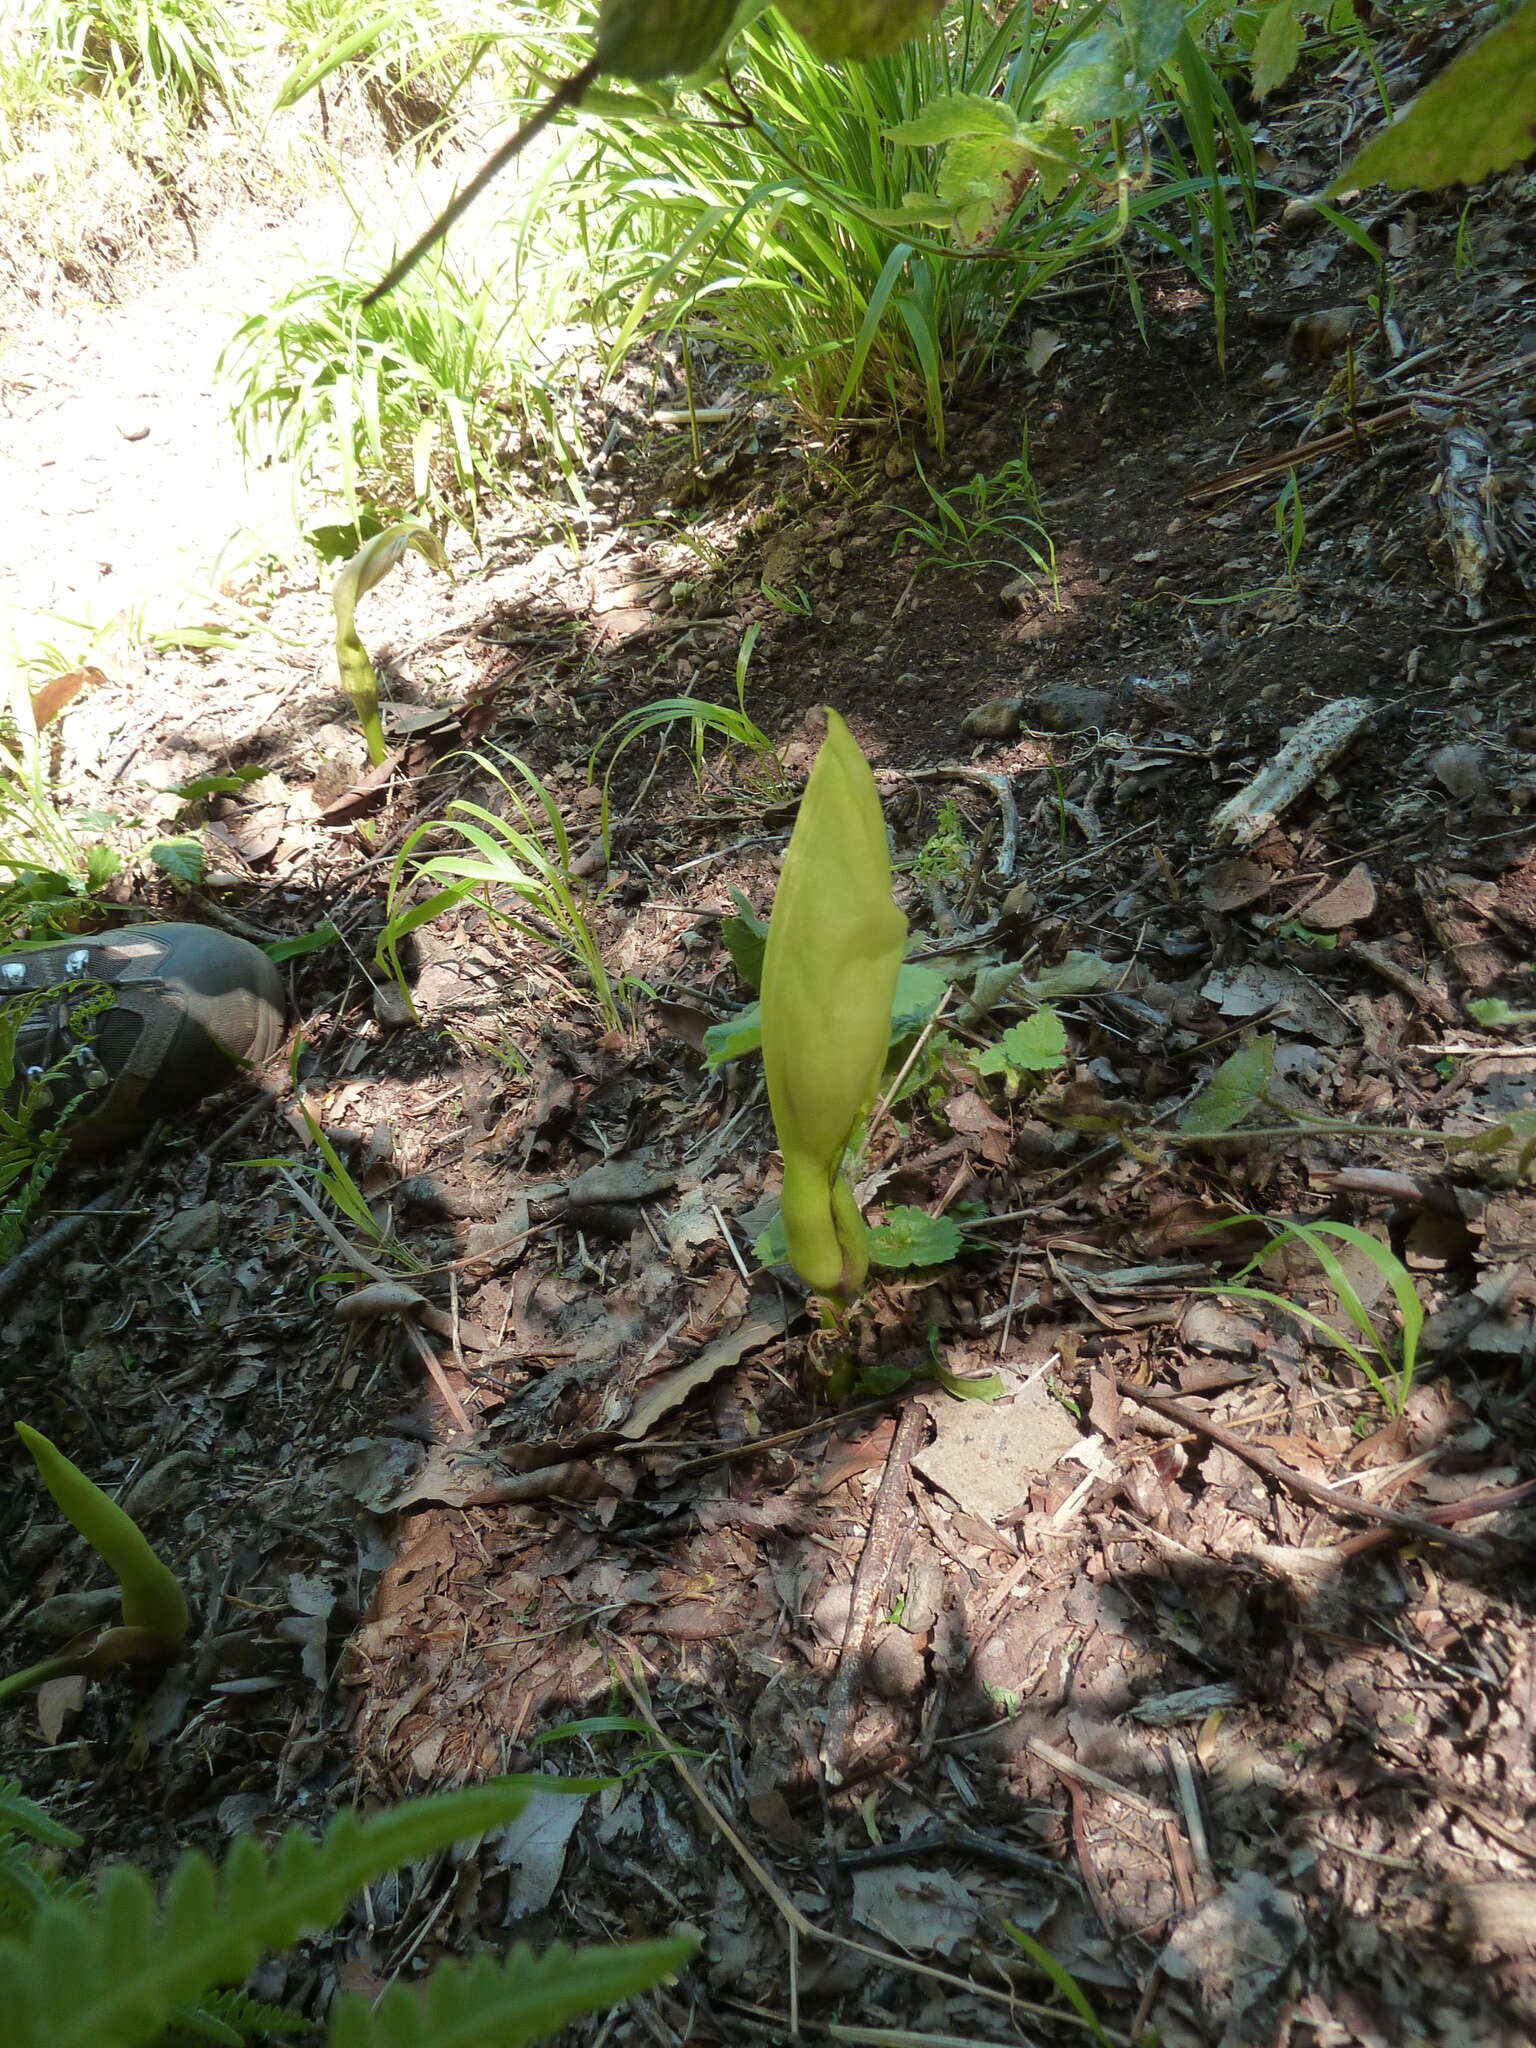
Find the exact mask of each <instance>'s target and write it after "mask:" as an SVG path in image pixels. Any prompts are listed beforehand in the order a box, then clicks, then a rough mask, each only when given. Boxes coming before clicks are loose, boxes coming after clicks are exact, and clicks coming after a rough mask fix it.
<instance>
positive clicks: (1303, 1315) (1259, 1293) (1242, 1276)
mask: <svg viewBox="0 0 1536 2048" xmlns="http://www.w3.org/2000/svg"><path fill="white" fill-rule="evenodd" d="M1255 1223H1257V1224H1262V1225H1263V1227H1264V1228H1265V1229H1267V1230H1270V1231H1272V1232H1273V1233H1274V1235H1273V1237H1272V1239H1271V1241H1270V1243H1269V1244H1268V1245H1266V1246H1265V1248H1264V1250H1263V1251H1262V1252H1260V1253H1259V1254H1258V1256H1257V1257H1256V1258H1252V1259H1250V1260H1249V1261H1248V1263H1247V1264H1246V1265H1245V1266H1242V1267H1240V1268H1239V1270H1238V1271H1237V1272H1236V1273H1235V1274H1234V1275H1233V1276H1232V1279H1231V1280H1230V1281H1226V1282H1224V1283H1223V1284H1222V1285H1221V1286H1219V1287H1207V1288H1201V1289H1199V1290H1197V1291H1198V1292H1200V1293H1204V1294H1211V1295H1214V1296H1216V1297H1217V1298H1218V1299H1220V1300H1225V1301H1252V1302H1257V1303H1259V1304H1261V1305H1262V1306H1263V1307H1266V1308H1273V1309H1278V1310H1280V1311H1281V1312H1282V1314H1285V1315H1289V1316H1295V1317H1296V1318H1297V1319H1298V1320H1299V1321H1301V1322H1303V1323H1305V1324H1306V1325H1307V1327H1308V1328H1309V1329H1312V1330H1316V1331H1317V1332H1318V1334H1319V1335H1320V1336H1322V1337H1323V1338H1324V1339H1325V1340H1326V1341H1327V1342H1329V1343H1331V1344H1335V1345H1337V1346H1338V1348H1339V1349H1340V1350H1341V1351H1343V1352H1344V1354H1345V1355H1346V1356H1347V1357H1348V1359H1349V1361H1350V1363H1351V1364H1352V1365H1354V1366H1355V1368H1356V1369H1357V1370H1358V1372H1359V1373H1360V1375H1361V1377H1362V1378H1363V1379H1364V1380H1365V1381H1366V1382H1367V1383H1368V1384H1369V1386H1370V1387H1371V1389H1372V1391H1373V1392H1374V1393H1375V1395H1376V1396H1377V1398H1378V1400H1380V1402H1381V1404H1382V1406H1383V1407H1384V1408H1385V1409H1386V1410H1387V1412H1388V1414H1390V1415H1400V1414H1401V1413H1402V1412H1403V1408H1404V1405H1405V1404H1406V1402H1407V1399H1408V1396H1409V1394H1410V1393H1411V1392H1412V1390H1413V1381H1414V1374H1415V1372H1416V1371H1417V1368H1418V1355H1419V1337H1420V1334H1421V1332H1422V1331H1423V1328H1424V1306H1423V1303H1422V1302H1421V1301H1420V1300H1419V1297H1418V1293H1417V1291H1416V1290H1415V1288H1414V1284H1413V1276H1412V1274H1411V1273H1410V1272H1409V1271H1408V1269H1407V1267H1406V1266H1405V1265H1404V1264H1403V1262H1402V1260H1401V1259H1399V1258H1398V1257H1397V1256H1396V1254H1395V1253H1394V1252H1392V1251H1391V1250H1389V1249H1388V1247H1387V1246H1386V1245H1384V1244H1382V1243H1381V1242H1380V1241H1379V1240H1378V1239H1377V1238H1374V1237H1372V1236H1371V1235H1370V1233H1369V1232H1368V1231H1364V1230H1359V1229H1357V1228H1356V1227H1355V1226H1354V1225H1353V1224H1351V1223H1333V1222H1320V1223H1279V1222H1277V1221H1276V1220H1275V1219H1274V1218H1273V1217H1269V1216H1231V1217H1227V1218H1225V1219H1224V1220H1223V1221H1222V1222H1220V1223H1215V1224H1212V1225H1211V1229H1212V1230H1213V1231H1214V1230H1239V1229H1243V1228H1245V1227H1249V1226H1251V1225H1253V1224H1255ZM1291 1243H1297V1244H1302V1245H1305V1247H1306V1248H1307V1250H1308V1251H1309V1252H1310V1253H1311V1254H1312V1256H1313V1258H1314V1259H1316V1261H1317V1263H1318V1265H1319V1266H1321V1268H1322V1270H1323V1273H1324V1275H1325V1277H1326V1279H1327V1281H1328V1284H1329V1286H1330V1287H1331V1288H1332V1289H1333V1292H1334V1295H1335V1297H1336V1298H1337V1300H1338V1304H1339V1307H1340V1308H1341V1309H1342V1311H1343V1312H1344V1314H1345V1316H1346V1317H1347V1318H1348V1321H1349V1323H1350V1324H1351V1325H1352V1327H1353V1329H1354V1332H1355V1335H1354V1336H1353V1337H1350V1336H1348V1335H1346V1334H1345V1332H1344V1331H1343V1330H1341V1329H1340V1328H1338V1327H1337V1326H1336V1325H1335V1324H1333V1323H1330V1322H1328V1321H1327V1320H1326V1319H1325V1318H1324V1317H1322V1316H1320V1315H1318V1314H1317V1313H1316V1311H1315V1310H1313V1309H1309V1308H1303V1307H1302V1306H1301V1305H1300V1303H1298V1302H1293V1301H1287V1300H1286V1299H1285V1297H1284V1296H1283V1295H1280V1294H1276V1293H1275V1292H1274V1291H1273V1290H1272V1289H1270V1288H1267V1287H1254V1286H1251V1285H1250V1284H1249V1279H1250V1276H1251V1275H1252V1274H1254V1273H1257V1272H1260V1271H1261V1270H1262V1268H1263V1267H1264V1265H1265V1263H1266V1262H1267V1261H1268V1260H1269V1259H1271V1258H1273V1256H1274V1255H1275V1253H1276V1252H1277V1251H1279V1250H1280V1249H1281V1247H1282V1246H1284V1245H1287V1244H1291ZM1335 1245H1343V1246H1345V1247H1347V1248H1348V1249H1349V1250H1352V1251H1353V1252H1354V1253H1355V1254H1356V1256H1357V1257H1358V1258H1361V1259H1364V1260H1365V1261H1366V1262H1367V1264H1369V1265H1371V1266H1374V1267H1375V1269H1376V1271H1377V1272H1378V1273H1379V1274H1380V1275H1381V1277H1382V1279H1383V1280H1384V1281H1385V1282H1386V1285H1387V1286H1388V1288H1389V1289H1390V1290H1391V1293H1392V1296H1393V1298H1394V1300H1395V1301H1396V1303H1397V1309H1398V1315H1399V1318H1400V1322H1401V1352H1400V1355H1399V1356H1398V1357H1397V1358H1396V1359H1394V1358H1393V1356H1392V1351H1391V1348H1390V1345H1389V1343H1388V1340H1387V1339H1386V1338H1385V1337H1384V1336H1383V1335H1382V1334H1381V1332H1380V1331H1379V1330H1378V1329H1377V1327H1376V1324H1375V1323H1374V1322H1373V1321H1372V1319H1371V1316H1370V1313H1369V1311H1368V1310H1367V1309H1366V1307H1365V1304H1364V1303H1363V1302H1362V1301H1361V1299H1360V1293H1359V1289H1358V1288H1357V1286H1356V1284H1355V1281H1354V1279H1353V1278H1352V1277H1351V1275H1350V1273H1349V1271H1348V1269H1347V1268H1346V1267H1345V1265H1344V1263H1343V1262H1342V1260H1341V1258H1340V1256H1339V1254H1338V1252H1337V1251H1336V1250H1335V1249H1334V1247H1335Z"/></svg>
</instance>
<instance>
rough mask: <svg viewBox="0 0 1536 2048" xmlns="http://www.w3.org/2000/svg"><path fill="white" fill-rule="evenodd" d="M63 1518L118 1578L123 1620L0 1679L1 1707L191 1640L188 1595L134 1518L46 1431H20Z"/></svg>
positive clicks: (161, 1654)
mask: <svg viewBox="0 0 1536 2048" xmlns="http://www.w3.org/2000/svg"><path fill="white" fill-rule="evenodd" d="M16 1434H17V1435H18V1436H19V1437H20V1438H21V1440H22V1442H23V1443H24V1444H25V1445H26V1447H27V1449H28V1450H29V1451H30V1452H31V1453H32V1457H33V1459H34V1461H35V1463H36V1465H37V1469H38V1471H39V1473H40V1474H41V1475H42V1481H43V1484H44V1486H46V1487H47V1489H48V1491H49V1492H50V1493H51V1494H52V1495H53V1498H54V1502H55V1504H56V1505H57V1507H58V1508H59V1510H60V1512H61V1513H62V1514H63V1515H64V1516H65V1517H66V1519H67V1520H68V1521H69V1522H70V1523H71V1524H72V1525H73V1526H74V1528H75V1529H76V1530H77V1531H78V1532H79V1534H80V1535H82V1536H83V1537H84V1538H85V1540H86V1542H87V1543H89V1545H90V1546H91V1548H92V1550H94V1551H95V1553H96V1555H97V1556H98V1557H99V1558H100V1559H101V1561H102V1563H103V1564H105V1565H108V1566H110V1567H111V1569H112V1571H113V1572H114V1573H115V1574H116V1576H117V1582H118V1587H119V1589H120V1591H121V1594H122V1602H123V1619H122V1625H121V1626H120V1627H118V1628H109V1629H107V1630H106V1631H104V1633H103V1634H101V1635H99V1636H98V1637H96V1639H95V1640H94V1642H91V1643H88V1644H86V1645H85V1646H83V1647H81V1648H77V1649H75V1650H73V1651H66V1652H65V1653H64V1654H63V1655H62V1656H59V1657H50V1658H48V1659H47V1660H46V1661H45V1662H44V1663H41V1664H34V1665H32V1666H30V1667H29V1668H28V1669H27V1670H25V1671H17V1672H13V1673H12V1675H11V1676H10V1677H9V1678H5V1679H0V1700H4V1699H8V1698H9V1697H10V1696H11V1695H12V1694H13V1693H19V1692H26V1691H28V1690H30V1688H31V1687H33V1686H37V1685H44V1684H46V1683H47V1681H48V1680H49V1679H51V1678H71V1677H76V1676H80V1675H84V1676H87V1677H91V1678H95V1677H98V1676H99V1675H100V1674H101V1673H102V1672H103V1671H109V1670H111V1669H112V1668H113V1667H114V1666H115V1665H118V1664H126V1663H130V1662H139V1661H147V1660H154V1659H156V1658H162V1659H163V1658H167V1657H171V1656H173V1655H174V1654H175V1652H176V1651H177V1650H178V1649H179V1648H180V1647H181V1644H182V1642H183V1641H184V1640H185V1638H186V1633H187V1596H186V1595H185V1593H183V1592H182V1590H181V1584H180V1581H179V1580H178V1579H177V1577H176V1575H175V1573H174V1572H173V1571H172V1570H171V1568H170V1566H169V1565H167V1564H165V1563H164V1562H163V1561H162V1560H161V1559H160V1558H159V1557H157V1556H156V1554H155V1552H154V1551H153V1550H152V1549H151V1548H150V1546H149V1544H148V1542H147V1541H146V1540H145V1537H144V1533H143V1531H142V1530H141V1529H140V1528H139V1525H138V1523H137V1522H135V1521H134V1519H133V1517H132V1516H131V1515H127V1514H125V1513H124V1512H123V1510H122V1509H121V1508H120V1507H119V1506H118V1505H117V1502H116V1501H115V1500H110V1499H109V1498H108V1497H107V1495H106V1494H104V1493H103V1492H102V1490H101V1488H100V1487H99V1486H97V1485H95V1484H94V1483H93V1481H91V1480H89V1479H87V1478H86V1476H85V1474H84V1473H83V1472H82V1471H81V1470H80V1468H79V1466H78V1465H76V1464H74V1463H73V1462H72V1461H71V1460H70V1459H69V1458H66V1457H65V1455H64V1453H63V1452H62V1451H61V1450H60V1449H59V1448H58V1447H57V1445H55V1444H52V1443H50V1442H49V1440H48V1438H47V1437H45V1436H44V1435H43V1434H42V1432H41V1431H40V1430H36V1429H29V1428H28V1427H27V1425H26V1424H25V1423H24V1422H18V1423H17V1424H16Z"/></svg>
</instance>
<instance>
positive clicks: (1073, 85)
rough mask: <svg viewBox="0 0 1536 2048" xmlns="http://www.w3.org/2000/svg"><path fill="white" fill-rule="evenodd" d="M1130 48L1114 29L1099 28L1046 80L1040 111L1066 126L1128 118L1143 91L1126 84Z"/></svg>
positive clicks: (1075, 45) (1077, 44)
mask: <svg viewBox="0 0 1536 2048" xmlns="http://www.w3.org/2000/svg"><path fill="white" fill-rule="evenodd" d="M1131 69H1132V66H1131V50H1130V45H1129V43H1128V42H1127V40H1126V38H1125V36H1124V35H1123V34H1122V33H1121V32H1120V31H1119V30H1118V29H1100V30H1099V31H1098V32H1097V33H1096V34H1095V35H1091V36H1082V37H1080V38H1079V40H1078V41H1076V42H1075V43H1073V44H1072V45H1071V47H1070V48H1069V49H1068V50H1067V52H1066V54H1065V55H1064V56H1063V58H1062V60H1061V62H1060V63H1059V64H1058V65H1056V66H1055V67H1054V69H1053V70H1052V71H1051V73H1050V75H1049V77H1048V78H1047V79H1046V81H1045V87H1044V90H1043V91H1042V93H1041V95H1040V111H1041V112H1042V113H1044V114H1047V115H1049V116H1050V118H1051V119H1052V120H1053V121H1060V122H1062V123H1063V124H1064V125H1065V126H1066V127H1068V128H1092V127H1096V126H1097V124H1098V123H1099V122H1100V121H1128V120H1130V119H1131V117H1132V115H1134V113H1135V112H1136V109H1137V107H1138V106H1139V105H1140V104H1141V95H1140V93H1139V92H1137V91H1135V90H1133V89H1132V88H1131V87H1130V86H1129V85H1127V83H1126V80H1127V79H1128V78H1129V77H1130V76H1131Z"/></svg>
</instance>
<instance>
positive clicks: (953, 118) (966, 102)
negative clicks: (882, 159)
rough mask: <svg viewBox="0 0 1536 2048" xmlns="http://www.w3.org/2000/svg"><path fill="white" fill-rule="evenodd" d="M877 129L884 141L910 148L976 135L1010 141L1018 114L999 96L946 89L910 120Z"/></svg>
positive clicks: (935, 145) (926, 147)
mask: <svg viewBox="0 0 1536 2048" xmlns="http://www.w3.org/2000/svg"><path fill="white" fill-rule="evenodd" d="M881 132H882V134H883V135H884V136H885V139H886V140H887V142H904V143H906V144H907V146H908V147H909V148H911V149H937V148H941V147H942V146H943V145H944V144H945V143H947V142H960V141H967V140H970V139H971V138H973V137H976V136H988V137H993V138H1000V139H1002V140H1004V141H1010V142H1011V141H1013V140H1014V139H1015V138H1016V137H1017V135H1018V132H1019V117H1018V115H1017V114H1015V113H1014V111H1013V109H1012V107H1009V106H1005V105H1004V104H1003V102H1002V101H1001V100H987V99H982V98H981V96H980V95H979V94H977V93H971V92H946V93H940V95H939V96H938V98H937V99H932V100H930V101H929V102H928V104H927V106H925V107H924V108H923V110H922V112H921V113H920V114H914V115H913V117H912V119H911V120H910V121H898V122H897V123H896V125H895V127H893V128H886V129H883V130H882V131H881Z"/></svg>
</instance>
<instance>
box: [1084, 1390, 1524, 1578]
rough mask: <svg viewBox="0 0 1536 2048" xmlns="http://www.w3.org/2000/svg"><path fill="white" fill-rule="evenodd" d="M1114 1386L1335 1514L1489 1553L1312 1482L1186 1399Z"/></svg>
mask: <svg viewBox="0 0 1536 2048" xmlns="http://www.w3.org/2000/svg"><path fill="white" fill-rule="evenodd" d="M1115 1385H1116V1387H1117V1388H1118V1389H1119V1391H1120V1392H1121V1393H1122V1394H1123V1395H1124V1396H1125V1397H1126V1399H1127V1400H1128V1401H1136V1402H1139V1403H1140V1405H1141V1406H1142V1407H1143V1408H1150V1409H1151V1410H1152V1412H1153V1413H1154V1414H1155V1415H1166V1416H1167V1417H1168V1420H1169V1421H1170V1422H1177V1423H1178V1424H1179V1425H1180V1427H1181V1428H1183V1429H1187V1430H1190V1431H1192V1432H1193V1434H1194V1435H1196V1436H1203V1437H1204V1438H1205V1439H1206V1441H1207V1442H1208V1443H1213V1444H1219V1445H1220V1446H1221V1448H1222V1450H1224V1451H1230V1452H1231V1453H1232V1455H1233V1457H1235V1458H1241V1459H1242V1460H1243V1462H1244V1464H1245V1465H1251V1466H1252V1467H1253V1469H1254V1470H1255V1471H1256V1472H1262V1473H1263V1474H1264V1476H1265V1477H1266V1478H1267V1479H1273V1480H1274V1481H1275V1482H1276V1484H1277V1485H1280V1486H1283V1487H1284V1488H1285V1489H1286V1491H1287V1492H1288V1493H1293V1494H1295V1495H1296V1496H1297V1498H1298V1499H1300V1500H1304V1501H1309V1502H1310V1503H1311V1504H1312V1505H1313V1506H1314V1507H1319V1508H1322V1509H1323V1510H1324V1512H1325V1513H1327V1514H1330V1515H1361V1516H1363V1517H1364V1518H1365V1520H1366V1521H1368V1522H1380V1523H1383V1524H1385V1526H1386V1527H1387V1528H1389V1529H1401V1530H1403V1531H1405V1532H1406V1533H1407V1534H1408V1535H1410V1536H1413V1537H1416V1538H1417V1539H1418V1540H1419V1541H1420V1542H1421V1543H1439V1544H1441V1545H1443V1546H1444V1547H1445V1548H1446V1549H1448V1550H1458V1551H1460V1552H1461V1554H1462V1555H1463V1556H1464V1557H1477V1558H1481V1557H1482V1556H1483V1555H1484V1552H1483V1548H1482V1545H1481V1544H1478V1543H1473V1542H1471V1541H1469V1540H1468V1539H1467V1538H1466V1537H1464V1536H1452V1535H1450V1534H1448V1533H1447V1531H1446V1530H1444V1529H1443V1528H1441V1527H1439V1526H1438V1525H1437V1524H1436V1523H1434V1522H1431V1521H1427V1520H1425V1519H1424V1518H1423V1517H1422V1516H1419V1515H1405V1514H1403V1513H1402V1512H1401V1511H1400V1510H1399V1509H1397V1508H1388V1507H1381V1506H1380V1505H1378V1504H1377V1503H1376V1502H1375V1501H1369V1500H1363V1499H1362V1498H1361V1497H1360V1495H1359V1494H1356V1493H1345V1492H1344V1491H1342V1489H1340V1488H1339V1487H1336V1486H1325V1485H1324V1484H1323V1482H1322V1481H1321V1480H1320V1479H1308V1478H1307V1477H1306V1476H1305V1474H1303V1473H1301V1472H1298V1471H1296V1470H1295V1468H1294V1467H1293V1466H1290V1465H1285V1464H1282V1463H1281V1461H1280V1460H1279V1459H1278V1458H1276V1457H1274V1456H1273V1455H1272V1454H1271V1453H1270V1452H1268V1451H1262V1450H1260V1449H1259V1447H1258V1445H1257V1444H1250V1443H1248V1442H1246V1441H1245V1440H1244V1439H1243V1438H1242V1437H1240V1436H1239V1435H1238V1434H1237V1433H1236V1431H1235V1430H1230V1429H1226V1428H1224V1427H1223V1425H1222V1424H1221V1423H1219V1422H1213V1421H1212V1420H1211V1418H1210V1417H1209V1416H1208V1415H1202V1414H1200V1413H1199V1411H1198V1410H1197V1409H1194V1408H1191V1407H1189V1406H1188V1405H1187V1404H1186V1403H1185V1402H1183V1401H1176V1400H1174V1398H1173V1397H1172V1395H1170V1394H1157V1393H1152V1392H1150V1391H1149V1390H1148V1389H1147V1388H1146V1387H1138V1386H1137V1385H1136V1384H1135V1383H1134V1381H1131V1380H1126V1379H1121V1378H1120V1377H1119V1376H1118V1374H1117V1375H1116V1377H1115Z"/></svg>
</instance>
